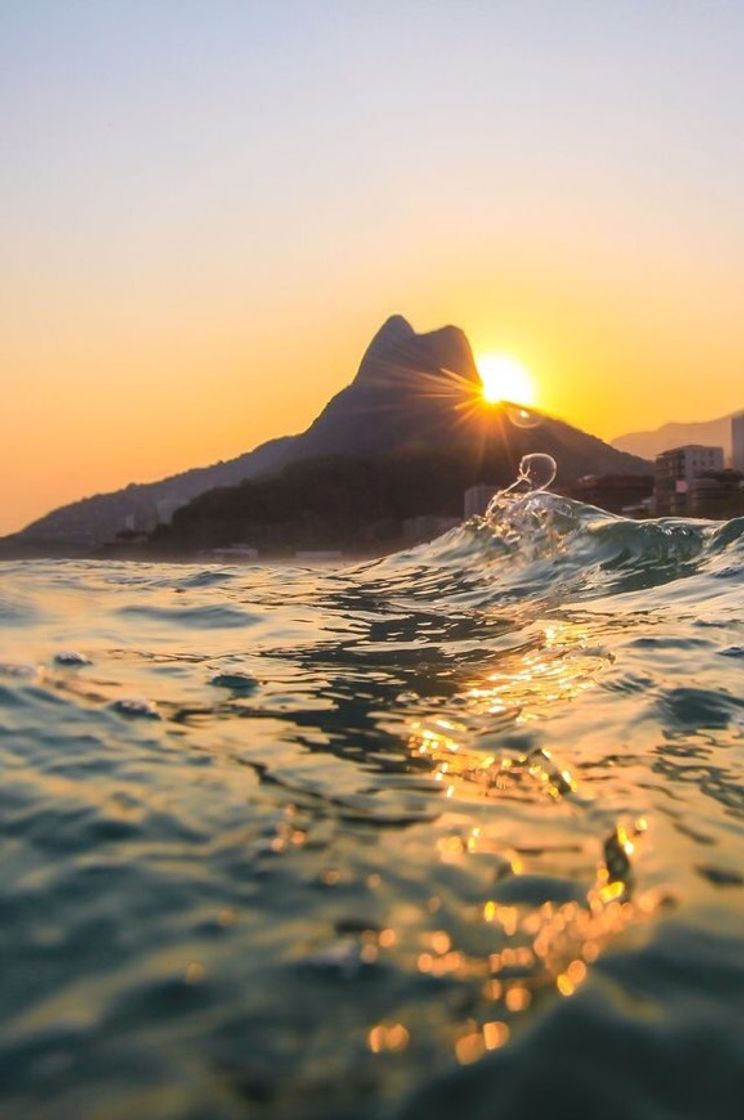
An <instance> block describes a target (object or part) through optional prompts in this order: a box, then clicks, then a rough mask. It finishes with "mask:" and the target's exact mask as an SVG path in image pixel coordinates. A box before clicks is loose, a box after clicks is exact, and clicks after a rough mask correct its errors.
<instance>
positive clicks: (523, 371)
mask: <svg viewBox="0 0 744 1120" xmlns="http://www.w3.org/2000/svg"><path fill="white" fill-rule="evenodd" d="M476 366H477V367H478V373H479V374H480V379H481V384H482V386H483V388H482V393H483V399H484V401H487V402H488V404H497V403H498V402H499V401H511V403H512V404H528V405H529V404H534V403H535V382H534V379H533V377H532V374H531V373H530V371H529V370H528V369H527V367H526V366H525V365H523V364H522V363H521V362H520V361H518V360H517V359H516V358H512V357H510V356H509V355H508V354H481V355H480V357H479V358H478V359H477V361H476Z"/></svg>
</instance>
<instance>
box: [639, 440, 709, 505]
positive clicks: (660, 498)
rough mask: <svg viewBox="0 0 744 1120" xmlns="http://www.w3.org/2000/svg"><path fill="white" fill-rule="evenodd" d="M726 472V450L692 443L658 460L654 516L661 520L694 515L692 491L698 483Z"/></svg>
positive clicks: (665, 454) (660, 456)
mask: <svg viewBox="0 0 744 1120" xmlns="http://www.w3.org/2000/svg"><path fill="white" fill-rule="evenodd" d="M722 470H723V448H722V447H705V446H703V445H702V444H698V443H688V444H685V446H684V447H673V448H672V449H671V450H670V451H664V452H662V454H661V455H657V457H656V474H655V483H654V512H655V514H656V516H657V517H666V516H668V515H670V514H671V515H675V516H681V517H684V516H686V515H690V514H692V503H691V501H690V491H691V488H692V484H693V482H694V481H695V479H697V478H700V477H701V475H705V474H706V473H708V472H715V471H722Z"/></svg>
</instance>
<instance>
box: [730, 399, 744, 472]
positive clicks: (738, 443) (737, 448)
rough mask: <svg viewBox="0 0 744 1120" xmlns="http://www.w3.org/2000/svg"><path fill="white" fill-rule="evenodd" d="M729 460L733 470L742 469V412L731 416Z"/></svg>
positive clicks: (743, 419) (743, 456)
mask: <svg viewBox="0 0 744 1120" xmlns="http://www.w3.org/2000/svg"><path fill="white" fill-rule="evenodd" d="M731 461H732V464H733V467H734V470H735V471H744V412H737V413H736V415H735V416H732V417H731Z"/></svg>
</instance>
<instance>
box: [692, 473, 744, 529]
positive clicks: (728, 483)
mask: <svg viewBox="0 0 744 1120" xmlns="http://www.w3.org/2000/svg"><path fill="white" fill-rule="evenodd" d="M743 484H744V473H742V472H741V471H735V470H725V471H705V472H704V474H701V475H699V477H698V478H695V479H693V481H692V485H691V486H690V491H689V510H688V512H689V513H690V515H691V516H692V517H711V518H717V519H723V518H728V517H738V516H740V515H741V514H742V513H744V490H743V489H742V485H743Z"/></svg>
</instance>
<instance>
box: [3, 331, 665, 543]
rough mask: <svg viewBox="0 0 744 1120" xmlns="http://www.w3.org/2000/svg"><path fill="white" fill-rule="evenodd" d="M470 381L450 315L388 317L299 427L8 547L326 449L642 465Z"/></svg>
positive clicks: (118, 518) (146, 512)
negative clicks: (495, 398) (432, 322)
mask: <svg viewBox="0 0 744 1120" xmlns="http://www.w3.org/2000/svg"><path fill="white" fill-rule="evenodd" d="M479 385H480V382H479V378H478V373H477V370H476V368H475V363H474V361H473V355H472V352H471V349H470V345H469V343H468V340H467V338H466V337H465V335H464V334H463V332H462V331H461V330H459V329H458V328H456V327H451V326H449V327H443V328H441V329H440V330H436V331H432V332H430V333H426V334H417V333H416V332H415V331H414V330H413V328H412V327H411V326H410V325H409V324H408V323H407V322H406V320H405V319H403V318H402V317H401V316H398V315H396V316H393V317H391V318H390V319H388V320H387V321H386V322H385V324H384V325H383V326H382V328H381V329H380V330H379V331H378V333H377V334H376V335H375V337H374V338H373V340H372V342H371V343H370V345H369V347H368V348H367V351H366V352H365V354H364V356H363V358H362V361H361V364H360V366H359V370H358V371H357V374H356V376H355V377H354V379H353V381H352V382H351V384H350V385H348V386H347V387H346V388H345V389H343V390H342V391H341V392H340V393H338V394H337V395H336V396H335V397H333V399H332V400H331V401H330V402H329V403H328V404H327V405H326V407H325V408H324V409H323V411H322V412H321V414H320V415H319V416H318V417H317V419H316V420H315V421H314V422H313V423H312V424H311V425H310V427H309V428H308V429H307V430H306V431H305V432H303V433H302V434H300V435H297V436H288V437H285V438H283V439H278V440H273V441H271V442H269V443H266V444H263V445H262V446H260V447H258V448H256V450H254V451H252V452H248V453H246V454H244V455H241V456H239V457H238V458H236V459H232V460H230V461H228V462H224V463H218V464H216V465H214V466H211V467H202V468H198V469H196V470H192V471H188V472H185V473H183V474H180V475H175V476H173V477H172V478H169V479H165V480H163V481H161V482H155V483H149V484H143V485H131V486H128V487H127V488H125V489H123V490H119V491H116V492H115V493H111V494H101V495H97V496H95V497H92V498H87V499H84V500H83V501H79V502H74V503H72V504H71V505H68V506H64V507H62V508H61V509H58V510H55V511H54V512H52V513H50V514H48V515H47V516H46V517H43V518H41V519H40V520H38V521H36V522H34V523H33V524H32V525H29V526H28V527H27V528H26V529H25V530H23V532H21V533H19V534H16V535H15V537H13V538H6V541H5V547H6V551H7V550H8V549H10V550H11V551H13V550H14V551H21V550H25V551H29V552H36V553H47V552H51V553H65V552H74V551H78V552H80V551H90V550H92V549H96V548H97V547H99V546H100V545H102V544H104V543H106V542H107V541H111V540H113V539H114V538H115V537H116V534H117V533H119V532H121V531H122V530H127V529H135V530H139V531H151V530H152V529H153V528H154V527H155V525H156V524H157V523H158V522H163V521H168V520H169V519H170V518H171V516H172V515H173V513H174V512H175V510H177V509H178V508H180V507H182V506H184V505H185V504H186V503H188V502H189V501H191V500H192V499H194V498H196V497H198V496H199V495H201V494H203V493H205V492H207V491H209V490H212V489H214V488H216V487H225V486H228V487H229V486H234V485H236V484H239V483H240V482H242V481H244V480H248V479H257V478H259V477H263V476H267V475H272V474H276V473H277V472H279V471H281V470H282V468H284V467H285V466H288V465H290V464H292V463H297V462H302V461H305V460H309V459H313V458H317V457H324V456H338V455H353V456H357V457H358V456H364V457H368V458H369V457H379V456H383V455H386V454H405V453H411V452H416V451H418V452H425V451H427V450H431V449H432V448H437V449H439V450H449V451H451V452H454V453H455V454H457V455H463V454H464V455H466V457H467V458H468V459H469V460H473V461H475V462H478V461H481V462H483V463H485V462H487V461H489V460H490V461H491V462H493V463H496V462H498V463H501V464H502V466H503V469H502V468H499V473H503V474H504V475H509V476H511V475H513V473H514V471H515V470H516V466H517V464H518V462H519V459H520V457H521V455H522V454H524V453H525V452H526V451H547V452H549V453H550V454H552V455H553V456H554V457H555V458H556V459H557V461H558V467H559V485H560V483H561V482H567V483H570V482H571V481H573V480H574V479H576V478H577V477H579V476H580V475H583V474H587V473H604V472H618V473H626V474H627V473H634V472H643V471H645V470H647V469H648V465H647V464H646V463H644V462H643V461H642V460H641V459H638V458H635V457H633V456H629V455H627V454H624V453H622V452H620V451H618V450H616V449H615V448H612V447H610V446H609V445H608V444H606V443H603V442H602V441H601V440H599V439H596V438H595V437H593V436H590V435H587V434H586V433H584V432H581V431H579V430H578V429H576V428H573V427H571V426H570V425H568V424H565V423H563V422H562V421H559V420H555V419H553V418H551V417H548V416H540V415H539V414H535V417H534V418H535V421H536V422H537V423H536V426H534V427H530V428H528V429H523V428H521V427H518V426H515V425H514V424H512V423H511V422H510V420H509V413H508V412H507V411H506V410H503V409H495V408H486V407H484V406H483V403H482V401H481V399H480V393H479ZM477 473H478V472H476V474H477ZM497 481H498V480H497Z"/></svg>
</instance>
